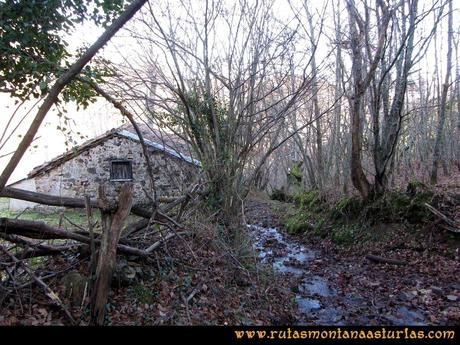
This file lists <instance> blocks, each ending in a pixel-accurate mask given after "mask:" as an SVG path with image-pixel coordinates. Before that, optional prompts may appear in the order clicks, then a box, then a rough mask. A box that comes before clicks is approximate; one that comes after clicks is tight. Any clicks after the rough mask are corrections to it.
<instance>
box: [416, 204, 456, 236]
mask: <svg viewBox="0 0 460 345" xmlns="http://www.w3.org/2000/svg"><path fill="white" fill-rule="evenodd" d="M425 207H426V208H427V209H428V210H429V211H430V212H431V213H433V214H434V215H435V216H436V217H438V218H439V219H441V220H442V221H443V222H444V223H446V225H443V226H442V227H443V228H444V229H446V230H448V231H450V232H453V233H456V234H460V229H459V228H458V227H457V224H455V222H454V221H453V220H452V219H450V218H449V217H447V216H446V215H445V214H442V213H441V212H440V211H438V210H437V209H435V208H434V207H433V206H431V205H430V204H427V203H425Z"/></svg>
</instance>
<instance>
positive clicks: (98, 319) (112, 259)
mask: <svg viewBox="0 0 460 345" xmlns="http://www.w3.org/2000/svg"><path fill="white" fill-rule="evenodd" d="M101 196H103V195H102V193H101ZM102 202H104V200H103V198H102ZM132 202H133V185H132V184H125V185H123V187H122V188H121V192H120V198H119V204H118V210H117V212H116V213H115V214H114V216H113V218H112V217H111V216H110V215H109V214H107V213H106V212H105V211H104V210H102V213H103V235H102V242H101V248H100V249H99V259H98V263H97V269H96V281H95V283H94V290H93V292H92V298H91V324H92V325H103V324H104V316H105V305H106V304H107V298H108V296H109V291H110V283H111V281H112V274H113V269H114V267H115V263H116V256H117V245H118V241H119V239H120V233H121V229H122V226H123V223H124V221H125V219H126V218H127V217H128V216H129V213H130V211H131V206H132Z"/></svg>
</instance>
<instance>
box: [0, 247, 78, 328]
mask: <svg viewBox="0 0 460 345" xmlns="http://www.w3.org/2000/svg"><path fill="white" fill-rule="evenodd" d="M0 250H1V251H2V252H3V253H5V254H6V255H7V256H8V257H9V258H10V259H11V260H12V261H13V262H15V263H16V264H19V265H21V266H22V268H24V270H25V271H26V272H27V273H28V274H29V275H30V276H31V277H32V279H33V280H35V281H36V282H37V284H38V285H40V286H41V287H42V288H43V289H44V290H45V294H46V296H48V298H49V299H51V300H52V301H53V302H54V303H56V304H57V305H58V306H59V307H60V308H61V309H62V310H63V311H64V313H65V314H66V315H67V317H68V318H69V320H70V321H71V322H72V325H75V324H76V322H75V320H74V318H73V317H72V315H71V314H70V312H69V311H68V310H67V308H66V307H65V306H64V304H62V302H61V299H60V298H59V297H58V296H57V295H56V294H55V293H54V291H53V290H51V288H50V287H49V286H48V285H47V284H46V283H45V282H44V281H43V280H42V279H40V278H39V277H37V276H36V275H35V274H34V272H33V271H32V270H31V269H30V268H29V266H27V265H26V264H25V263H24V262H23V261H20V260H18V258H16V256H14V255H13V254H11V253H10V252H9V251H8V250H6V249H5V248H3V247H2V246H0Z"/></svg>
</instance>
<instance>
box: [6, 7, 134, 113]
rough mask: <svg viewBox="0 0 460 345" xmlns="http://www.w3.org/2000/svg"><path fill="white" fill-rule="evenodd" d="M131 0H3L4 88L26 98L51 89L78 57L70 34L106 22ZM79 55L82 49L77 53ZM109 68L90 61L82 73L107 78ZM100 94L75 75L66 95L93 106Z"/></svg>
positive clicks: (35, 96)
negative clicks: (72, 51) (71, 48)
mask: <svg viewBox="0 0 460 345" xmlns="http://www.w3.org/2000/svg"><path fill="white" fill-rule="evenodd" d="M124 3H125V0H6V1H0V91H1V92H7V93H9V94H10V95H11V96H13V97H15V98H19V99H21V100H24V99H30V98H32V97H34V98H39V97H41V96H43V95H45V94H46V93H47V92H48V90H49V87H50V86H51V84H52V83H53V81H54V80H56V79H57V78H59V76H60V75H61V74H62V73H63V72H64V71H65V70H66V69H67V67H69V66H70V64H71V61H73V60H74V57H72V55H71V54H70V53H69V52H68V50H67V42H66V41H65V40H64V37H65V34H66V33H70V32H71V31H72V30H73V29H74V28H75V26H76V25H77V24H81V23H83V22H84V21H92V22H94V23H96V24H97V25H101V26H106V25H108V24H110V23H111V22H112V21H113V19H114V18H116V17H117V16H118V15H119V14H120V13H121V11H122V10H123V8H124ZM77 55H78V53H77ZM107 74H108V72H107V70H106V69H104V68H98V67H91V66H86V67H85V69H83V70H82V72H81V78H83V79H86V78H88V79H90V80H92V81H95V82H101V81H102V78H103V77H104V76H105V75H107ZM94 97H95V93H94V91H93V90H91V88H90V87H89V86H87V85H86V84H85V83H82V82H80V81H78V80H75V81H73V82H72V83H70V84H69V85H67V87H66V88H65V90H64V91H63V92H62V94H61V97H60V101H64V102H68V101H75V102H76V103H77V104H78V105H82V106H84V107H85V106H87V105H88V103H89V102H90V101H92V100H93V99H94Z"/></svg>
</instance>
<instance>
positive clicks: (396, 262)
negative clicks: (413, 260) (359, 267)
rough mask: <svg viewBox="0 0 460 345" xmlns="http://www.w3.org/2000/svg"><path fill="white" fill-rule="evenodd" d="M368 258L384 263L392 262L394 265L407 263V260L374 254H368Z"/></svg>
mask: <svg viewBox="0 0 460 345" xmlns="http://www.w3.org/2000/svg"><path fill="white" fill-rule="evenodd" d="M366 259H368V260H370V261H373V262H378V263H384V264H392V265H400V266H404V265H407V262H405V261H401V260H396V259H387V258H383V257H381V256H377V255H372V254H368V255H366Z"/></svg>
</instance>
